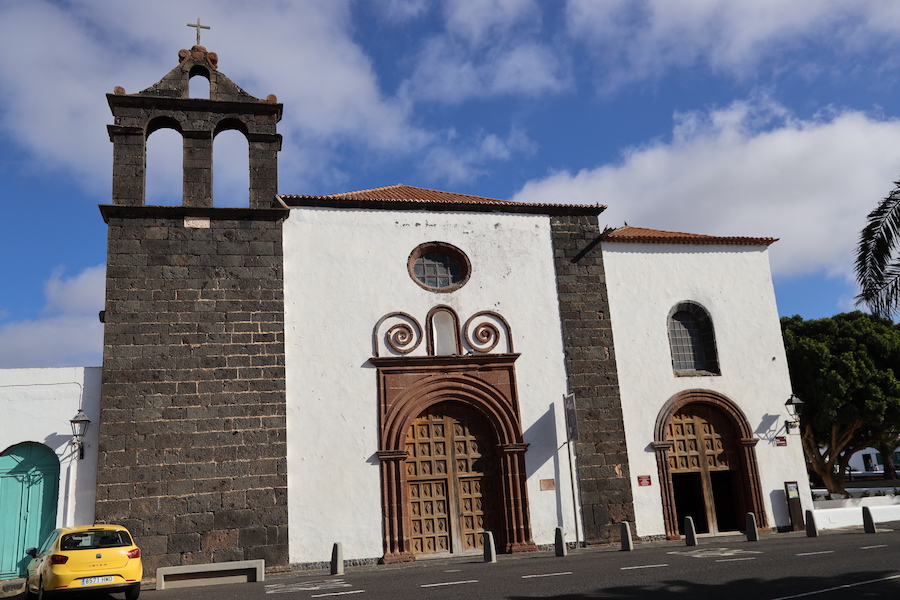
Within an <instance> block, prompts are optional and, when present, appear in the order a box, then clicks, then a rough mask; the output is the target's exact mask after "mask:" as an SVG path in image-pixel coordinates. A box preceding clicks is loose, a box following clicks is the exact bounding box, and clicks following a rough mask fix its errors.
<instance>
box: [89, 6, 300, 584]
mask: <svg viewBox="0 0 900 600" xmlns="http://www.w3.org/2000/svg"><path fill="white" fill-rule="evenodd" d="M198 25H199V23H198ZM217 62H218V60H217V56H216V55H215V53H213V52H207V50H206V48H204V47H203V46H200V45H199V41H198V45H196V46H194V47H193V48H191V49H190V50H181V51H180V52H179V53H178V65H177V66H176V67H175V68H174V69H172V71H171V72H169V73H168V74H167V75H166V76H165V77H163V78H162V79H161V80H160V81H159V82H158V83H156V84H155V85H153V86H151V87H149V88H147V89H145V90H143V91H141V92H138V93H135V94H126V93H125V91H124V90H123V89H122V88H119V87H117V88H116V89H115V93H114V94H109V95H107V100H108V102H109V106H110V108H111V109H112V113H113V116H114V120H115V121H114V124H112V125H109V136H110V140H111V141H112V143H113V186H112V189H113V193H112V203H111V204H108V205H102V206H101V207H100V211H101V214H102V215H103V219H104V220H105V221H106V223H107V224H108V226H109V238H108V248H107V267H106V276H107V282H106V307H105V310H104V311H103V313H101V318H102V319H103V320H104V323H105V333H104V350H103V387H102V392H101V415H100V440H101V441H100V461H99V466H98V484H97V502H96V519H97V520H98V521H104V522H117V523H121V524H123V525H126V526H127V527H129V528H130V529H131V532H132V533H133V534H134V535H135V536H136V537H137V539H138V543H139V544H140V545H141V547H142V548H143V550H144V556H145V559H144V561H145V565H146V568H147V571H146V573H147V574H148V575H150V574H152V573H153V570H155V569H156V568H157V567H159V566H169V565H180V564H196V563H208V562H222V561H229V560H246V559H258V558H262V559H265V561H266V566H267V567H271V566H277V565H286V564H287V563H288V535H287V525H288V512H287V475H286V465H287V459H286V440H285V437H286V432H285V413H286V405H285V360H284V356H285V355H284V285H283V255H282V241H281V239H282V238H281V236H282V222H283V221H284V219H286V218H287V217H288V213H289V211H288V209H287V208H286V207H285V206H284V205H282V204H281V203H280V202H278V200H277V198H276V192H277V189H278V187H277V186H278V179H277V175H278V173H277V153H278V150H279V149H280V146H281V136H279V135H278V133H277V132H276V124H277V123H278V121H279V120H280V118H281V111H282V105H281V104H278V102H277V101H276V99H275V97H274V96H271V95H270V96H268V97H267V98H266V99H264V100H261V99H258V98H254V97H252V96H250V95H249V94H247V93H246V92H245V91H243V90H242V89H241V88H239V87H238V86H237V85H235V84H234V83H233V82H232V81H231V80H230V79H229V78H228V77H226V76H225V75H223V74H222V73H220V72H219V70H218V64H217ZM192 77H204V78H206V79H208V80H209V88H210V93H209V99H202V98H190V97H189V87H188V84H189V81H190V80H191V78H192ZM162 128H170V129H174V130H175V131H177V132H178V133H180V134H181V136H182V138H183V169H184V179H183V181H184V184H183V195H182V202H181V205H180V206H147V205H146V204H145V188H146V181H145V179H146V142H147V138H148V136H150V135H151V134H152V133H153V132H154V131H157V130H159V129H162ZM232 129H233V130H238V131H240V132H241V133H243V134H244V136H245V137H246V138H247V141H248V148H249V168H250V190H249V198H248V206H247V207H245V208H216V207H214V206H213V198H212V176H213V169H212V147H213V140H214V138H215V136H216V135H217V134H218V133H219V132H221V131H225V130H232Z"/></svg>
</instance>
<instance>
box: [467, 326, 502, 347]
mask: <svg viewBox="0 0 900 600" xmlns="http://www.w3.org/2000/svg"><path fill="white" fill-rule="evenodd" d="M472 338H473V339H472V340H470V341H469V345H470V346H472V347H473V348H474V349H475V350H477V351H478V352H490V351H491V350H493V349H494V348H496V347H497V343H498V342H499V341H500V330H499V329H497V327H496V326H495V325H494V324H493V323H479V324H478V325H477V326H476V327H475V330H474V331H473V332H472Z"/></svg>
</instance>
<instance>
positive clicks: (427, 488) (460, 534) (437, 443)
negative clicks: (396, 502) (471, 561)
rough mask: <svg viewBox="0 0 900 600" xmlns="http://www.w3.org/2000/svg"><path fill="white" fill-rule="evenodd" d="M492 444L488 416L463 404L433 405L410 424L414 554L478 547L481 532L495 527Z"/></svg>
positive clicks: (408, 471) (410, 508)
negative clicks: (485, 416) (486, 417)
mask: <svg viewBox="0 0 900 600" xmlns="http://www.w3.org/2000/svg"><path fill="white" fill-rule="evenodd" d="M495 444H496V442H495V440H494V435H493V431H492V429H491V427H490V424H489V423H488V422H487V420H486V419H485V418H484V417H483V416H482V415H481V414H480V413H479V412H478V411H477V410H475V409H473V408H470V407H468V406H466V405H464V404H461V403H454V402H442V403H440V404H437V405H434V406H432V407H431V408H429V409H428V410H426V411H425V412H424V413H422V414H421V415H420V416H419V417H418V418H417V419H416V420H415V421H414V422H413V424H412V425H411V426H410V428H409V431H408V432H407V436H406V451H407V453H408V458H407V460H406V481H407V489H408V494H409V506H408V515H409V519H410V533H411V535H410V538H411V542H412V550H413V553H414V554H416V555H420V556H428V555H441V554H463V553H467V552H480V551H483V548H484V543H483V538H484V535H483V533H484V531H494V532H498V531H499V525H500V523H499V522H498V519H499V510H498V508H497V505H498V498H497V493H498V489H499V486H498V481H497V479H498V464H497V460H496V457H495V451H494V446H495ZM495 535H496V534H495ZM498 542H499V540H498Z"/></svg>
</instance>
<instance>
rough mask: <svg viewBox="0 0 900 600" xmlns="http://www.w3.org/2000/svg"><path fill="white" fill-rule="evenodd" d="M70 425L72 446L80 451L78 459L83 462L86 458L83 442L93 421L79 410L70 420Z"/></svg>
mask: <svg viewBox="0 0 900 600" xmlns="http://www.w3.org/2000/svg"><path fill="white" fill-rule="evenodd" d="M69 423H71V424H72V446H73V447H74V448H76V449H77V450H78V459H79V460H81V459H83V458H84V442H82V438H84V434H85V433H87V428H88V425H90V424H91V420H90V419H88V418H87V415H86V414H84V411H83V410H81V409H80V408H79V409H78V412H77V413H75V416H74V417H72V418H71V419H69Z"/></svg>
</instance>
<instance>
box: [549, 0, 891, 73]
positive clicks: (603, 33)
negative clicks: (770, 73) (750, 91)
mask: <svg viewBox="0 0 900 600" xmlns="http://www.w3.org/2000/svg"><path fill="white" fill-rule="evenodd" d="M566 17H567V22H568V28H569V31H570V33H571V35H572V36H573V37H575V38H576V39H578V40H581V41H582V42H584V43H585V44H586V45H587V46H588V47H590V48H592V49H593V50H594V51H595V56H596V57H597V60H598V63H599V64H602V65H604V66H605V68H606V69H607V70H608V72H607V73H606V75H605V77H606V78H607V79H606V80H605V81H604V85H606V86H609V87H615V85H617V84H621V83H623V82H630V81H640V80H643V79H645V78H648V77H657V76H660V75H661V74H663V73H664V72H665V71H667V70H669V69H671V68H673V67H674V68H680V67H689V66H694V65H696V64H701V65H705V66H706V67H708V68H709V69H711V70H713V71H715V72H720V73H727V74H730V75H732V76H737V77H739V78H747V77H752V76H753V75H754V74H755V72H756V69H757V68H758V67H759V65H760V63H761V62H763V61H766V60H771V59H775V58H777V60H778V62H779V64H778V65H775V70H776V71H778V70H783V69H788V68H793V69H796V70H797V71H798V72H806V73H814V72H818V71H820V70H821V69H823V68H836V67H833V66H832V67H823V64H822V63H819V64H816V65H814V64H812V63H809V62H807V61H808V60H809V59H808V57H807V56H806V55H804V53H803V49H804V48H807V47H809V46H811V45H815V46H817V47H819V48H820V49H825V48H827V49H828V50H829V51H831V52H839V53H841V54H842V55H844V56H845V57H847V56H852V55H854V54H856V53H861V52H864V51H868V50H872V49H873V48H879V47H880V48H882V49H885V48H893V47H896V42H895V39H896V34H897V32H898V31H900V5H898V4H897V3H896V2H890V1H875V2H845V1H844V0H792V1H791V2H784V1H783V0H681V1H679V2H672V1H671V0H639V1H634V0H604V1H603V2H596V1H595V0H569V2H568V4H567V7H566ZM823 42H824V43H823ZM882 55H883V56H885V58H884V59H883V60H884V61H885V62H887V61H893V60H895V59H893V58H890V55H891V52H889V51H883V52H882ZM820 58H821V54H819V55H818V56H817V59H820Z"/></svg>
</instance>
